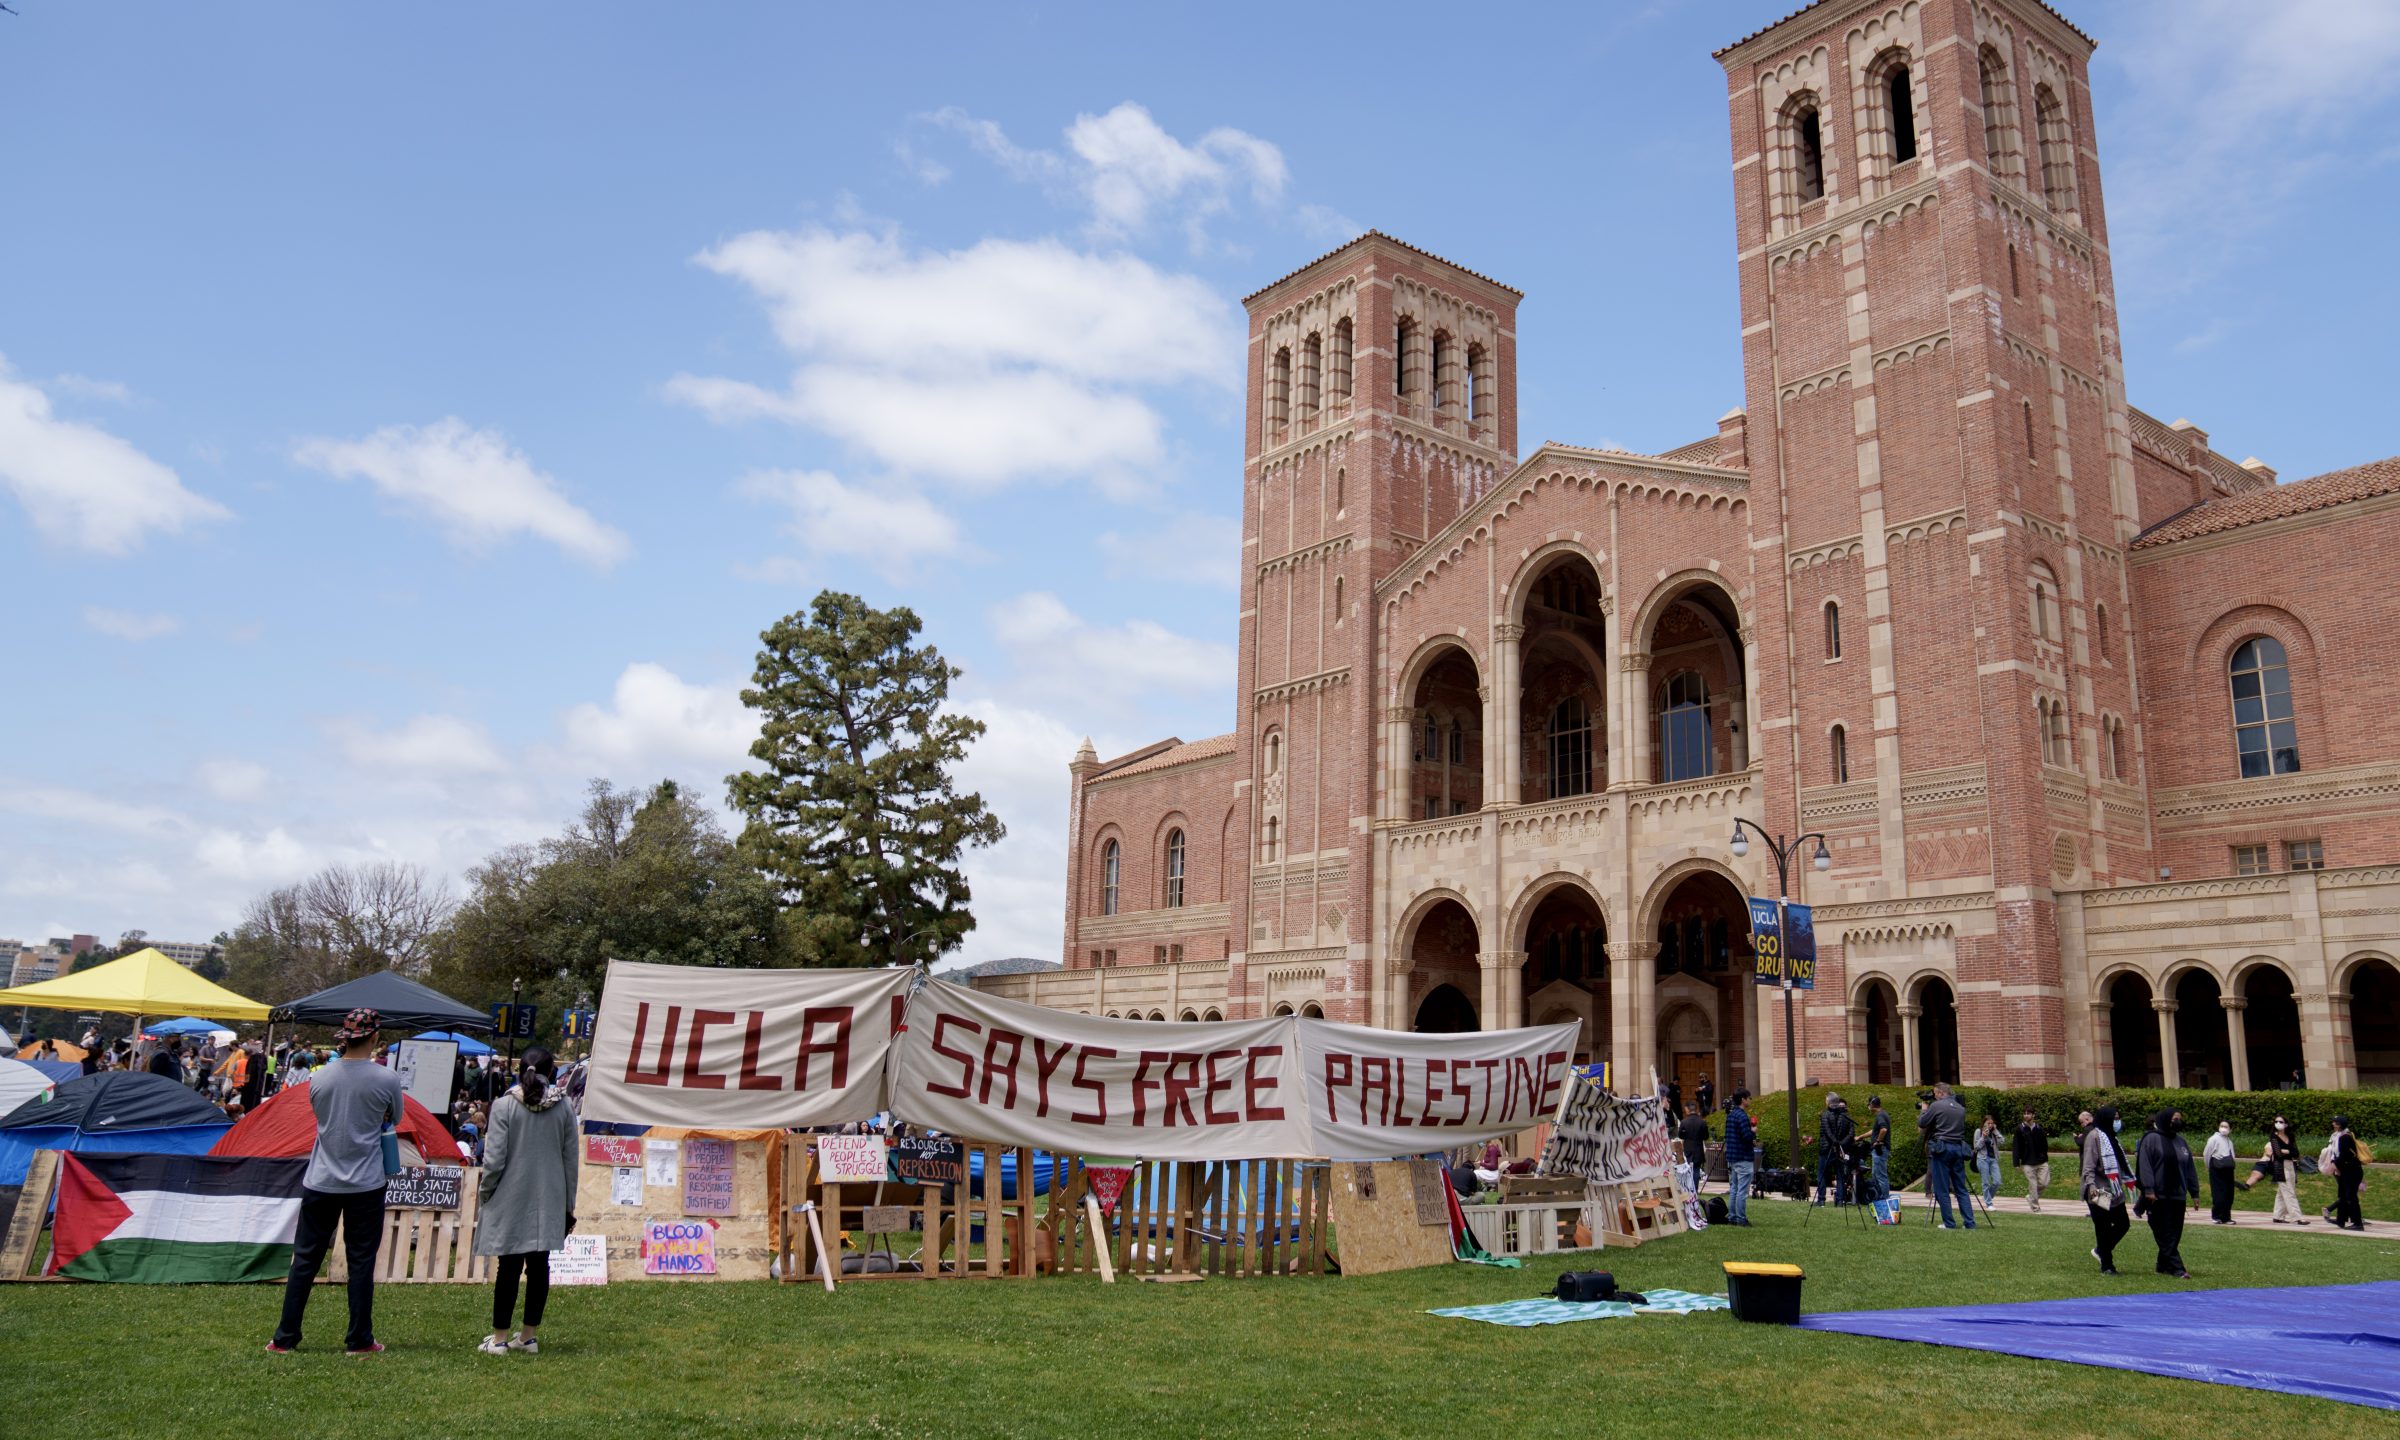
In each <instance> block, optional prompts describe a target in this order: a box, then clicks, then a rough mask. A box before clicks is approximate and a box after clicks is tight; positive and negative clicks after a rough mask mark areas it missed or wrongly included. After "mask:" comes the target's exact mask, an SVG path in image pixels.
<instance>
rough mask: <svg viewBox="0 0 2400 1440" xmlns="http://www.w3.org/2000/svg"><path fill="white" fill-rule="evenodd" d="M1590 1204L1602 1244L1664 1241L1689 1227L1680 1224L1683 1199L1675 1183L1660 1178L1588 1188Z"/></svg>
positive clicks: (1621, 1244) (1632, 1244)
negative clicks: (1597, 1222) (1597, 1221)
mask: <svg viewBox="0 0 2400 1440" xmlns="http://www.w3.org/2000/svg"><path fill="white" fill-rule="evenodd" d="M1591 1206H1592V1209H1593V1210H1594V1211H1595V1212H1596V1218H1597V1219H1598V1220H1599V1222H1600V1223H1599V1225H1598V1226H1597V1227H1596V1233H1597V1234H1598V1235H1599V1237H1600V1242H1601V1243H1602V1244H1603V1245H1611V1246H1620V1247H1629V1246H1634V1245H1639V1244H1641V1243H1643V1242H1644V1241H1648V1240H1664V1239H1666V1238H1667V1237H1668V1236H1670V1235H1681V1234H1682V1233H1683V1232H1684V1231H1685V1230H1686V1229H1688V1228H1690V1227H1689V1226H1687V1225H1685V1224H1684V1219H1683V1199H1682V1196H1681V1195H1680V1194H1679V1193H1677V1191H1676V1189H1675V1182H1674V1181H1672V1180H1669V1179H1666V1178H1664V1177H1661V1178H1659V1179H1656V1180H1636V1181H1632V1182H1630V1183H1627V1184H1621V1185H1599V1184H1596V1185H1594V1186H1592V1187H1591Z"/></svg>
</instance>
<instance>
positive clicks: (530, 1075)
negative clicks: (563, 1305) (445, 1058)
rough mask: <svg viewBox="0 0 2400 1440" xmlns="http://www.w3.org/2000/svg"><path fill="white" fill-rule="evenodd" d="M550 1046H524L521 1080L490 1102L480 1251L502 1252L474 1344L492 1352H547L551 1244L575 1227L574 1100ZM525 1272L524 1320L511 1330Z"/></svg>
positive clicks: (478, 1237)
mask: <svg viewBox="0 0 2400 1440" xmlns="http://www.w3.org/2000/svg"><path fill="white" fill-rule="evenodd" d="M556 1074H557V1071H556V1067H555V1064H554V1062H553V1061H552V1060H551V1058H550V1052H549V1051H547V1050H545V1049H543V1048H541V1047H540V1046H538V1045H537V1046H535V1047H534V1048H533V1049H531V1050H528V1051H526V1052H525V1062H524V1065H523V1067H522V1068H521V1069H520V1070H519V1071H518V1074H517V1083H516V1084H514V1085H512V1086H510V1087H509V1088H508V1091H507V1092H506V1093H505V1094H503V1095H502V1096H501V1097H500V1098H499V1099H498V1100H496V1101H494V1102H492V1124H491V1131H490V1133H489V1134H488V1135H486V1136H485V1137H484V1142H483V1180H482V1183H481V1185H480V1186H479V1187H478V1192H477V1193H478V1194H479V1195H480V1196H481V1198H482V1201H483V1216H482V1220H481V1223H480V1224H478V1225H477V1227H476V1231H475V1253H476V1254H478V1255H496V1256H498V1257H499V1259H500V1264H499V1266H498V1267H497V1273H496V1274H495V1275H494V1276H493V1280H492V1333H491V1334H490V1335H488V1336H486V1337H484V1340H483V1343H481V1344H479V1345H477V1346H476V1347H475V1348H476V1349H478V1350H480V1351H482V1352H483V1353H484V1354H486V1355H506V1354H507V1353H509V1352H510V1351H511V1350H521V1351H523V1352H524V1353H525V1354H528V1355H538V1354H540V1353H541V1343H540V1341H539V1340H538V1339H536V1338H535V1332H536V1331H537V1330H538V1329H539V1328H540V1326H541V1323H542V1306H543V1305H544V1303H545V1302H547V1301H548V1300H549V1298H550V1252H551V1251H553V1250H556V1249H558V1248H559V1247H560V1246H561V1245H564V1244H565V1243H566V1239H567V1236H568V1235H569V1234H570V1233H571V1232H572V1231H573V1230H574V1229H575V1178H576V1176H575V1171H576V1165H575V1159H576V1157H575V1140H576V1131H577V1130H578V1129H579V1128H581V1127H579V1126H578V1125H577V1124H576V1122H575V1107H574V1106H572V1105H569V1104H568V1103H567V1095H566V1092H565V1091H564V1090H561V1089H560V1088H559V1087H558V1083H557V1080H556ZM520 1274H522V1275H523V1276H524V1277H525V1325H524V1328H523V1329H521V1330H519V1331H518V1332H517V1333H516V1334H514V1335H511V1334H510V1333H509V1330H508V1324H509V1320H510V1319H511V1318H512V1317H513V1316H514V1315H515V1313H516V1309H517V1277H518V1276H519V1275H520Z"/></svg>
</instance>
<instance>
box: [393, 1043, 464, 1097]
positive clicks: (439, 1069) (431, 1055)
mask: <svg viewBox="0 0 2400 1440" xmlns="http://www.w3.org/2000/svg"><path fill="white" fill-rule="evenodd" d="M392 1069H393V1072H394V1073H396V1074H397V1075H399V1077H400V1091H401V1093H402V1094H404V1095H406V1096H408V1098H409V1099H411V1100H414V1101H416V1102H417V1103H418V1104H419V1105H422V1106H424V1107H425V1108H426V1109H428V1110H430V1111H432V1112H433V1113H434V1114H436V1115H447V1114H449V1113H450V1082H451V1080H452V1079H454V1078H455V1077H456V1076H457V1074H458V1042H457V1041H456V1040H403V1041H401V1042H400V1054H399V1056H398V1057H397V1058H396V1060H395V1061H394V1063H393V1065H392Z"/></svg>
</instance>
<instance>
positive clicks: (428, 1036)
mask: <svg viewBox="0 0 2400 1440" xmlns="http://www.w3.org/2000/svg"><path fill="white" fill-rule="evenodd" d="M409 1038H410V1039H412V1040H447V1041H449V1042H451V1043H452V1044H454V1045H456V1046H457V1047H458V1053H459V1054H460V1055H461V1056H463V1057H465V1058H467V1059H475V1058H477V1057H479V1056H484V1055H493V1054H497V1053H499V1052H497V1051H495V1050H493V1049H492V1047H491V1046H489V1045H486V1044H484V1043H483V1042H482V1041H481V1040H478V1039H476V1038H475V1037H474V1036H472V1035H461V1034H459V1033H458V1032H457V1031H456V1030H428V1031H426V1032H425V1033H424V1034H422V1035H412V1036H410V1037H409Z"/></svg>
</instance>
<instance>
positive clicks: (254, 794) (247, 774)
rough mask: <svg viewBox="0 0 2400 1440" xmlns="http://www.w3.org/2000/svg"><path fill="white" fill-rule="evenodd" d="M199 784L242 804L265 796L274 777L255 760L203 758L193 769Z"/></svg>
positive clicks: (214, 793)
mask: <svg viewBox="0 0 2400 1440" xmlns="http://www.w3.org/2000/svg"><path fill="white" fill-rule="evenodd" d="M192 773H193V778H194V779H197V780H198V781H199V782H200V788H201V789H203V790H206V791H207V792H208V793H209V794H211V795H214V796H215V797H217V798H218V799H219V800H227V801H232V802H234V803H236V804H243V803H247V802H249V801H253V800H257V799H260V798H262V797H264V796H265V795H266V793H267V782H268V781H269V780H271V779H273V778H274V776H273V775H272V774H270V773H269V772H268V770H267V767H266V766H264V765H261V764H259V763H258V762H256V761H254V760H203V761H201V762H200V764H199V766H198V768H197V769H195V770H194V771H193V772H192Z"/></svg>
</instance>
